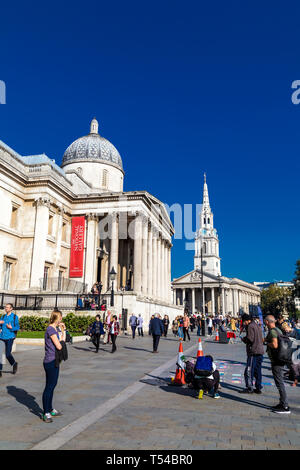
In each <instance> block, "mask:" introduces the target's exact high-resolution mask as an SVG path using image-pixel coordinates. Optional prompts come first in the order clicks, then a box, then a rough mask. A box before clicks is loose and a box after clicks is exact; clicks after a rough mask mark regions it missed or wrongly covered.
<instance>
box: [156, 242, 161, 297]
mask: <svg viewBox="0 0 300 470" xmlns="http://www.w3.org/2000/svg"><path fill="white" fill-rule="evenodd" d="M157 297H158V298H159V299H160V298H161V240H160V236H158V238H157Z"/></svg>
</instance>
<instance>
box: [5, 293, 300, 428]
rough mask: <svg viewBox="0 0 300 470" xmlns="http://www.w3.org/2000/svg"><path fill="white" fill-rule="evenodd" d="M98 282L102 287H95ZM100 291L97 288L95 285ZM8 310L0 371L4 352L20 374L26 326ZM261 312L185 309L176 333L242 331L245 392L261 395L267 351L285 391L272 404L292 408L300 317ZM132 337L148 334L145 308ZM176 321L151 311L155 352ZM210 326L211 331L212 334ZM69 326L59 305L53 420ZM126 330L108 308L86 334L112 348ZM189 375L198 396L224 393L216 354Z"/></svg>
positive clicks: (50, 346) (48, 403)
mask: <svg viewBox="0 0 300 470" xmlns="http://www.w3.org/2000/svg"><path fill="white" fill-rule="evenodd" d="M95 288H96V287H95ZM94 294H95V295H97V292H96V291H94ZM4 310H5V313H4V315H2V316H1V317H0V377H1V376H2V355H3V354H4V355H5V357H6V359H7V360H8V362H9V364H10V365H11V366H12V373H13V374H16V373H17V370H18V363H17V362H16V361H15V359H14V357H13V355H12V349H13V343H14V340H15V338H16V336H17V333H18V331H19V329H20V324H19V319H18V316H17V315H16V314H15V313H14V312H13V305H12V304H11V303H8V304H6V306H5V309H4ZM261 320H262V317H260V318H259V316H258V315H257V314H252V315H248V314H243V315H242V316H240V317H238V318H237V317H233V316H230V315H226V316H222V315H216V316H212V315H205V314H202V315H189V314H188V313H187V312H185V313H184V315H180V316H177V317H176V318H175V319H174V320H173V322H172V325H171V328H172V333H173V336H174V337H178V338H179V339H180V340H182V341H186V340H188V341H190V340H191V337H190V332H193V331H194V329H196V330H197V336H209V337H211V336H212V334H213V333H214V332H215V333H216V334H219V332H220V334H222V333H223V334H225V335H228V334H229V335H233V336H231V337H232V338H236V337H237V335H238V336H239V338H240V340H241V341H242V342H243V343H244V344H245V346H246V355H247V360H246V367H245V370H244V380H245V388H244V389H243V390H240V393H244V394H252V393H256V394H258V395H260V394H261V393H262V390H263V384H262V370H261V369H262V363H263V356H264V353H265V349H264V348H265V346H266V352H267V354H268V357H269V359H270V362H271V370H272V375H273V378H274V382H275V385H276V387H277V389H278V392H279V397H280V401H279V403H278V405H276V406H273V407H272V408H271V409H272V411H274V412H275V413H280V414H289V413H290V408H289V405H288V399H287V393H286V388H285V383H284V379H287V378H288V379H290V380H291V381H292V386H293V387H296V386H297V384H298V380H299V378H300V358H299V357H298V356H297V354H298V350H299V345H300V322H299V320H289V319H288V317H287V316H285V315H281V316H279V318H278V319H277V320H276V319H275V318H274V317H273V316H272V315H268V316H267V317H266V318H265V319H264V323H263V322H262V321H261ZM129 326H130V329H131V336H132V339H135V338H136V330H137V332H138V336H139V337H143V336H144V319H143V317H142V315H141V314H139V315H138V316H136V315H135V314H132V315H131V316H130V318H129ZM169 326H170V319H169V316H168V315H164V317H163V318H162V316H161V315H160V314H159V313H157V314H155V315H152V316H151V319H150V321H149V325H148V333H149V335H152V338H153V350H152V353H156V354H157V353H158V346H159V341H160V338H161V336H164V337H165V338H167V336H168V331H169ZM206 331H207V334H206ZM67 334H68V332H67V330H66V326H65V324H64V323H63V319H62V313H61V312H60V311H58V310H54V311H53V312H52V314H51V316H50V320H49V326H48V327H47V329H46V331H45V336H44V338H45V355H44V360H43V367H44V371H45V388H44V392H43V396H42V402H43V416H42V419H43V420H44V422H46V423H49V422H52V420H53V417H57V416H61V415H62V413H61V412H60V411H57V410H56V409H55V408H54V406H53V403H52V402H53V394H54V390H55V387H56V385H57V382H58V377H59V368H60V363H61V362H62V361H65V360H67V359H68V352H67V347H66V342H67V341H68V339H67ZM119 334H120V324H119V321H118V317H117V315H113V314H112V313H111V312H110V311H107V313H106V311H105V312H103V319H101V316H100V314H97V315H96V317H95V320H94V322H93V323H92V324H91V325H90V326H89V327H88V329H87V331H86V335H88V336H89V337H90V338H91V341H92V343H93V344H94V346H95V348H96V353H98V352H99V348H100V338H101V337H102V336H103V343H104V344H111V345H112V349H111V353H114V352H115V351H116V350H117V345H116V343H117V337H118V335H119ZM185 376H186V379H187V383H188V384H189V386H190V387H192V388H194V389H195V390H196V391H197V396H198V398H202V395H203V394H204V393H205V394H207V393H210V392H212V396H213V397H214V398H220V395H219V393H218V391H219V389H220V388H221V386H220V373H219V371H218V370H217V367H216V364H215V362H214V360H213V357H212V356H205V357H198V358H197V361H196V363H195V364H194V363H191V362H190V361H186V363H185Z"/></svg>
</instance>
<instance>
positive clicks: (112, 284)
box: [109, 267, 117, 307]
mask: <svg viewBox="0 0 300 470" xmlns="http://www.w3.org/2000/svg"><path fill="white" fill-rule="evenodd" d="M116 275H117V273H116V271H115V269H114V267H112V268H111V271H110V273H109V278H110V280H111V295H110V306H111V307H113V306H114V280H115V279H116Z"/></svg>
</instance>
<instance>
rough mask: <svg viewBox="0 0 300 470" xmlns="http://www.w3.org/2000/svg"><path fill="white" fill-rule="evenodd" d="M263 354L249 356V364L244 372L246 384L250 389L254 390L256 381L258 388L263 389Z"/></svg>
mask: <svg viewBox="0 0 300 470" xmlns="http://www.w3.org/2000/svg"><path fill="white" fill-rule="evenodd" d="M262 361H263V356H262V354H253V355H252V356H250V355H249V356H247V364H246V368H245V372H244V377H245V385H246V388H248V389H249V390H253V386H254V381H255V388H256V390H261V389H262V384H261V381H262V376H261V366H262Z"/></svg>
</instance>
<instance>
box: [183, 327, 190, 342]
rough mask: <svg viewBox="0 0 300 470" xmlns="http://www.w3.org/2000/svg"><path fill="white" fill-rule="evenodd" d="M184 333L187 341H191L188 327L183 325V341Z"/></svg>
mask: <svg viewBox="0 0 300 470" xmlns="http://www.w3.org/2000/svg"><path fill="white" fill-rule="evenodd" d="M186 335H187V337H188V339H189V341H191V338H190V334H189V328H188V327H185V326H184V327H183V341H185V338H186Z"/></svg>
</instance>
